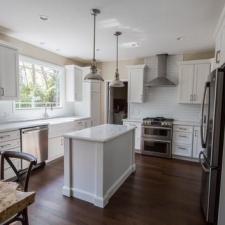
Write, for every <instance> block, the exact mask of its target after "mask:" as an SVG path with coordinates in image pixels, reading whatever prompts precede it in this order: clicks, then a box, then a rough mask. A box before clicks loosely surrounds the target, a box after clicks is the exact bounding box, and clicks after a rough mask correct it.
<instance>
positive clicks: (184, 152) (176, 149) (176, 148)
mask: <svg viewBox="0 0 225 225" xmlns="http://www.w3.org/2000/svg"><path fill="white" fill-rule="evenodd" d="M173 155H178V156H186V157H191V155H192V146H191V145H179V144H173Z"/></svg>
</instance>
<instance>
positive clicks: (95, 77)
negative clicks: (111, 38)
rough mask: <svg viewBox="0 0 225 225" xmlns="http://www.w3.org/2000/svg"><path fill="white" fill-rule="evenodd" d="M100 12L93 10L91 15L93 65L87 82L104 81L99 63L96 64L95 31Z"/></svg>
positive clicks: (87, 76)
mask: <svg viewBox="0 0 225 225" xmlns="http://www.w3.org/2000/svg"><path fill="white" fill-rule="evenodd" d="M100 12H101V11H100V10H99V9H92V10H91V15H92V16H93V17H94V38H93V59H92V63H91V71H90V73H88V74H87V75H86V76H85V77H84V79H85V80H100V81H104V80H103V78H102V77H101V76H100V75H99V74H98V73H97V72H98V70H97V65H96V64H97V63H96V59H95V29H96V16H97V14H100Z"/></svg>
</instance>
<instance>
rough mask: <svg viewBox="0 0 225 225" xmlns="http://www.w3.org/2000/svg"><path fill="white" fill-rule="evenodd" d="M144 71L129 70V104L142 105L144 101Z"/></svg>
mask: <svg viewBox="0 0 225 225" xmlns="http://www.w3.org/2000/svg"><path fill="white" fill-rule="evenodd" d="M143 76H144V69H136V68H132V69H131V68H130V69H129V76H128V77H129V82H128V83H129V102H134V103H142V102H143V99H144V77H143Z"/></svg>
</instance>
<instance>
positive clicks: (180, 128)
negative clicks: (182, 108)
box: [178, 127, 187, 130]
mask: <svg viewBox="0 0 225 225" xmlns="http://www.w3.org/2000/svg"><path fill="white" fill-rule="evenodd" d="M178 129H179V130H187V128H183V127H179V128H178Z"/></svg>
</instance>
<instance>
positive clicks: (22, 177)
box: [0, 151, 37, 192]
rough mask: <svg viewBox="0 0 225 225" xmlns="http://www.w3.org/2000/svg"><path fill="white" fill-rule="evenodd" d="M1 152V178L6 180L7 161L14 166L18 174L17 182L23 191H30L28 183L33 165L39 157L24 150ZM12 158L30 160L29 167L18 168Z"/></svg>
mask: <svg viewBox="0 0 225 225" xmlns="http://www.w3.org/2000/svg"><path fill="white" fill-rule="evenodd" d="M0 154H1V173H0V179H1V180H4V176H5V174H4V172H5V168H4V163H5V161H7V163H8V164H9V165H10V167H11V168H12V170H13V172H14V173H15V175H16V182H17V183H18V184H19V185H20V186H19V188H20V189H21V191H25V192H27V191H28V183H29V179H30V175H31V171H32V168H33V166H35V165H36V164H37V159H36V158H35V157H34V156H33V155H31V154H28V153H24V152H15V151H3V152H1V153H0ZM12 159H21V163H22V161H23V160H25V161H27V162H28V168H26V169H17V168H16V166H15V165H14V163H13V161H12Z"/></svg>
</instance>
